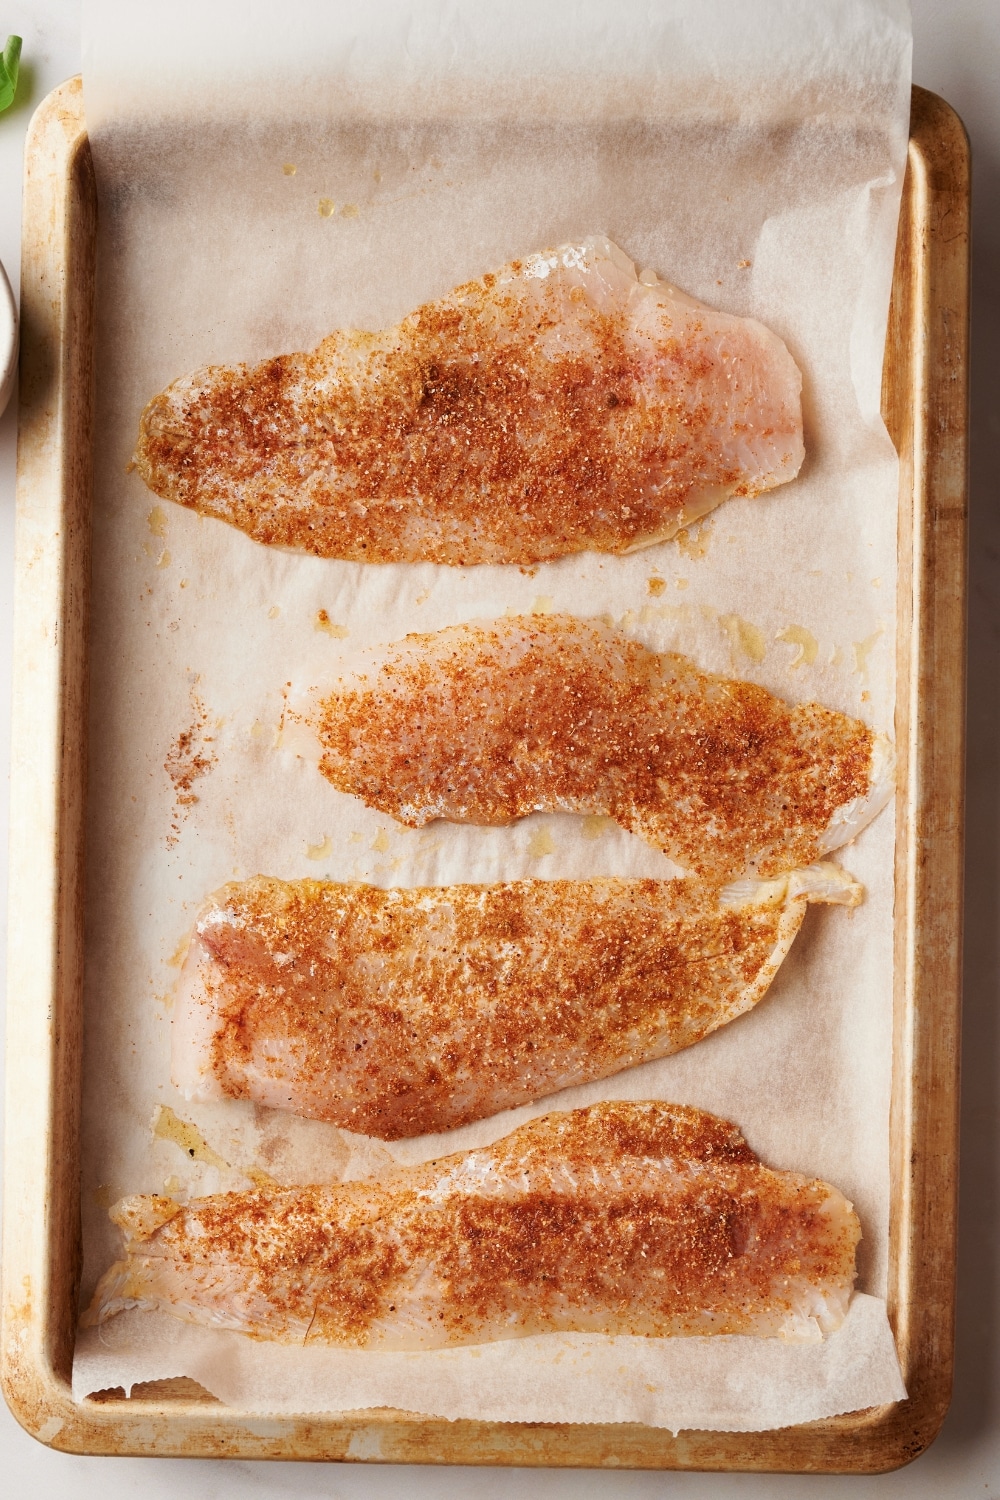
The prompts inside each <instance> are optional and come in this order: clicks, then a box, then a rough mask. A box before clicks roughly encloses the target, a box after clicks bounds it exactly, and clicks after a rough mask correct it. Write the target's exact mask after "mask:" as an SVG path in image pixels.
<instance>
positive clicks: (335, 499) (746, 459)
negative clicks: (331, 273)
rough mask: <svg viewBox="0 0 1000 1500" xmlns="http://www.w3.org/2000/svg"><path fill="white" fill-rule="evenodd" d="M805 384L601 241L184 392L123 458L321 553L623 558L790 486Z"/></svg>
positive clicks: (156, 403)
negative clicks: (729, 502)
mask: <svg viewBox="0 0 1000 1500" xmlns="http://www.w3.org/2000/svg"><path fill="white" fill-rule="evenodd" d="M801 385H802V380H801V376H800V374H799V371H798V369H797V368H796V366H795V363H794V362H793V360H792V358H791V355H790V354H789V353H788V350H787V349H786V348H785V346H784V344H783V343H782V342H781V340H780V339H779V338H777V337H776V335H775V334H773V333H770V332H769V331H768V330H767V329H766V328H764V327H762V326H761V324H759V323H755V322H753V321H751V320H750V319H748V318H737V317H732V316H729V315H727V314H724V313H719V312H715V311H713V310H712V309H711V308H708V307H705V306H703V305H702V304H701V303H699V302H696V301H695V300H694V299H693V298H692V297H688V296H686V295H685V294H684V293H683V292H679V291H677V290H676V289H675V288H674V287H672V286H668V285H667V284H666V283H664V282H660V281H658V280H657V279H656V277H655V276H653V275H652V274H650V273H643V276H642V278H641V279H638V278H637V277H636V274H635V270H634V268H633V266H632V262H631V261H630V260H629V259H628V258H627V256H625V255H624V254H623V253H622V251H621V250H619V249H618V248H617V246H615V245H613V244H612V243H611V242H610V240H607V239H605V238H602V237H600V236H594V237H591V238H589V239H587V240H585V241H583V242H582V243H579V244H575V245H561V246H559V248H558V249H555V250H552V251H546V252H544V253H542V254H539V255H530V256H527V257H526V258H525V259H523V260H514V261H511V262H510V264H509V265H507V266H504V267H503V268H502V269H501V270H499V271H497V272H494V273H491V274H489V275H486V276H483V277H482V278H481V279H480V280H478V281H470V282H467V283H466V284H465V285H463V286H460V287H458V288H456V289H455V290H454V291H453V292H451V293H450V294H448V295H447V296H445V297H442V298H441V299H440V300H438V301H436V302H429V303H427V304H426V305H425V306H423V307H421V308H419V309H418V310H417V311H416V312H414V313H411V314H410V316H409V317H407V318H404V320H403V321H402V322H401V323H400V324H398V325H397V326H396V327H395V328H390V329H388V330H387V331H385V332H382V333H358V332H340V333H333V334H331V335H330V337H329V338H327V339H325V340H324V341H323V343H321V344H320V345H319V346H318V348H316V349H315V350H313V351H312V352H311V353H307V354H287V355H281V356H279V357H277V358H274V359H268V360H265V361H264V362H263V363H262V364H258V365H252V366H251V365H215V366H211V367H209V368H207V369H203V370H199V371H197V372H196V373H195V374H193V375H189V376H186V377H184V378H183V379H181V380H178V381H175V383H174V384H173V385H171V386H169V387H168V389H167V390H166V391H164V392H163V393H162V394H161V395H158V396H156V397H154V399H153V400H152V401H151V402H150V403H149V405H148V406H147V407H146V409H145V411H144V412H143V414H142V420H141V424H140V431H139V442H138V447H137V449H136V454H135V463H136V466H137V468H138V470H139V473H140V474H141V475H142V477H143V479H144V480H145V481H146V483H147V485H149V487H150V489H152V490H154V491H155V492H156V494H158V495H162V496H164V497H165V498H166V499H168V500H176V501H178V502H179V503H180V504H182V505H188V506H191V507H192V508H193V509H195V510H198V511H201V512H203V513H204V514H206V515H213V516H219V517H221V519H222V520H224V521H228V522H230V523H231V524H232V525H234V526H237V527H239V528H240V530H241V531H244V532H246V533H247V535H248V536H251V537H253V538H254V539H255V540H256V541H259V542H265V543H268V544H271V545H273V546H279V547H287V548H296V549H302V550H305V551H307V552H313V553H315V554H317V555H318V556H320V557H339V558H348V559H351V560H353V561H359V562H420V561H424V562H436V563H450V564H463V563H521V564H524V563H532V562H538V561H540V560H542V559H544V558H552V557H561V556H563V555H564V554H565V553H570V552H581V551H588V550H589V551H596V552H616V553H621V552H629V551H631V550H632V549H634V548H636V547H643V546H647V545H648V544H650V543H651V542H655V541H660V540H663V539H664V538H665V537H668V536H672V535H673V534H674V533H675V532H676V531H677V530H678V529H679V528H680V527H682V526H684V525H686V524H687V523H688V522H689V521H691V520H693V519H694V518H695V517H697V516H699V515H703V514H704V513H705V512H706V511H708V510H710V509H712V507H713V506H715V505H718V504H719V503H720V501H722V500H725V499H726V498H727V497H728V496H730V495H756V494H759V493H760V492H761V491H763V490H769V489H772V488H774V486H775V485H779V484H784V483H785V482H786V481H788V480H790V479H793V478H794V477H795V475H796V474H797V472H798V469H799V466H800V464H801V462H802V457H803V445H802V415H801V404H800V391H801Z"/></svg>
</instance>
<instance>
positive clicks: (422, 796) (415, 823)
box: [295, 615, 892, 882]
mask: <svg viewBox="0 0 1000 1500" xmlns="http://www.w3.org/2000/svg"><path fill="white" fill-rule="evenodd" d="M299 717H300V721H301V722H304V723H307V724H308V729H309V730H310V731H311V732H314V733H315V735H316V736H317V737H318V740H319V744H320V746H321V755H320V760H319V765H320V769H321V771H322V772H323V774H324V775H325V776H326V777H327V779H328V780H329V781H331V782H332V783H333V785H334V786H335V787H337V788H338V790H340V791H343V792H351V793H353V794H354V795H355V796H357V797H360V798H361V799H362V800H363V801H364V802H366V803H367V804H368V806H369V807H375V808H378V809H379V811H381V812H385V813H389V814H391V815H392V816H393V817H394V818H397V819H398V820H399V821H400V822H401V823H406V824H408V825H409V826H411V827H413V828H419V827H420V826H422V825H423V824H425V823H429V822H431V821H432V820H433V819H435V818H447V819H450V820H451V821H452V822H455V823H480V824H506V823H510V822H511V821H513V820H514V819H515V818H523V817H524V816H526V814H528V813H532V812H555V811H563V812H573V813H591V814H595V813H596V814H603V815H605V816H607V817H611V818H613V819H614V820H615V821H616V822H618V823H620V824H621V826H622V827H623V828H627V829H629V830H631V832H633V833H636V834H638V835H639V836H640V837H641V838H643V839H645V840H646V841H647V842H648V843H650V844H653V845H655V846H656V847H657V848H659V849H662V850H663V852H664V853H665V854H667V855H668V856H669V857H670V858H671V859H672V860H674V861H675V862H676V863H677V864H678V865H680V866H681V867H682V868H683V869H684V870H687V871H690V872H692V873H696V874H699V875H703V876H707V877H710V878H712V879H715V880H718V881H720V882H723V881H726V880H731V879H734V878H735V877H737V876H739V875H742V874H744V873H746V872H748V871H753V872H755V873H757V874H760V875H762V876H766V877H770V876H772V875H778V874H782V873H784V872H786V871H789V870H793V869H797V868H801V867H804V866H806V865H810V864H814V863H815V862H816V860H818V859H821V858H822V856H823V855H824V854H826V853H828V852H829V851H830V850H832V849H836V848H838V847H839V846H840V845H841V844H844V843H846V842H847V840H848V839H851V838H853V837H854V835H855V834H856V833H857V832H858V831H859V829H860V828H861V827H863V826H864V824H865V823H867V822H868V821H869V820H870V819H871V818H872V817H874V815H875V813H876V812H878V810H879V809H880V808H881V807H882V806H883V805H884V803H885V802H886V801H887V800H888V798H889V795H890V793H891V790H892V757H891V750H890V747H889V744H888V742H887V741H886V740H885V739H884V738H883V737H881V736H876V735H875V734H874V733H873V732H872V731H871V730H870V729H869V728H868V727H867V726H866V725H865V724H863V723H861V722H860V721H859V720H857V719H851V718H848V717H847V716H846V715H844V714H840V713H834V712H832V711H831V710H830V709H826V708H822V707H820V706H819V704H816V703H806V704H802V705H800V706H799V707H797V708H790V707H789V706H788V705H787V704H786V703H784V702H782V700H781V699H779V698H775V697H773V696H772V694H770V693H768V692H766V691H765V689H764V688H762V687H758V686H757V685H756V684H754V683H752V682H742V681H738V680H733V679H731V678H726V677H720V676H715V675H713V674H711V673H708V672H702V671H699V669H698V668H697V667H696V666H695V665H694V664H693V663H692V662H690V661H689V660H688V659H687V658H686V657H683V656H679V655H675V654H673V653H668V654H665V655H658V654H657V653H656V652H653V651H650V650H648V649H647V648H646V647H645V646H642V645H640V644H639V643H637V642H636V641H633V640H630V639H629V637H627V636H625V635H623V634H621V633H620V632H619V631H616V630H614V629H613V628H611V627H610V626H608V625H605V624H604V623H603V622H601V621H600V620H578V619H575V618H573V617H572V616H570V615H525V616H515V617H512V618H506V619H502V620H494V621H491V622H489V623H487V624H475V623H474V624H469V625H456V626H452V627H450V628H448V629H446V630H439V631H437V632H436V633H435V634H433V635H410V636H407V637H406V639H405V640H404V641H402V642H400V643H398V644H397V645H395V646H393V647H390V648H388V649H387V650H386V651H385V652H382V653H379V654H374V653H373V654H372V657H371V666H370V667H369V666H368V664H367V662H363V663H362V665H361V666H360V667H359V669H358V672H357V673H356V674H355V675H353V676H350V677H347V678H344V679H342V680H341V681H340V682H339V683H338V685H337V687H336V688H335V690H334V691H333V692H332V693H323V694H321V695H320V697H319V702H318V706H317V705H316V704H315V703H314V704H313V705H312V707H311V708H307V707H306V706H305V704H303V709H302V713H301V714H300V716H299ZM295 734H296V735H297V736H299V737H300V747H301V748H305V747H306V744H307V740H306V733H305V731H304V730H303V729H302V727H301V723H300V726H299V727H298V728H296V730H295Z"/></svg>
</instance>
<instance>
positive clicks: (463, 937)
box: [172, 865, 862, 1140]
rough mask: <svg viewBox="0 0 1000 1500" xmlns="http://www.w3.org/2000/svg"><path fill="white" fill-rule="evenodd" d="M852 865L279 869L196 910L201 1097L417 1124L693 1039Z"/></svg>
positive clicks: (182, 1017)
mask: <svg viewBox="0 0 1000 1500" xmlns="http://www.w3.org/2000/svg"><path fill="white" fill-rule="evenodd" d="M861 897H862V891H861V888H860V887H859V886H858V885H857V884H855V883H854V882H853V881H852V880H851V879H850V877H849V876H847V875H845V874H844V872H843V871H842V870H840V869H838V868H837V867H836V866H835V865H818V866H815V867H814V868H813V869H812V870H806V871H797V872H796V873H795V874H794V875H793V876H792V877H790V878H789V877H780V878H778V879H776V880H773V881H769V882H765V881H759V882H747V888H746V889H745V890H742V891H735V890H733V889H730V890H728V891H723V892H722V893H721V894H720V892H719V891H718V890H717V889H716V888H714V887H710V886H708V887H707V886H705V885H704V884H703V883H702V882H700V881H697V880H676V881H657V880H622V879H593V880H579V881H568V880H552V881H547V880H522V881H512V882H509V883H506V884H496V885H478V886H477V885H459V886H442V887H429V888H415V889H410V890H382V889H380V888H378V887H376V886H368V885H360V884H354V885H339V884H334V883H332V882H320V881H313V880H298V881H282V880H272V879H267V878H265V877H262V876H258V877H257V878H256V879H254V880H250V881H245V882H240V883H238V884H232V885H229V886H226V887H225V888H224V889H223V890H222V891H220V892H219V893H218V895H217V896H216V897H214V898H213V899H212V900H211V901H210V902H209V903H208V905H207V907H206V909H205V911H204V912H203V913H202V916H201V918H200V919H199V921H198V924H197V926H196V929H195V933H194V936H193V939H192V941H191V944H190V946H189V949H188V954H187V958H186V960H185V964H184V968H183V971H182V973H181V976H180V980H179V983H178V986H177V990H176V993H175V1001H174V1006H173V1013H172V1038H173V1078H174V1083H175V1084H176V1085H177V1086H178V1087H179V1088H180V1089H181V1091H182V1092H183V1093H184V1094H185V1096H186V1097H187V1098H189V1099H192V1098H193V1099H198V1100H210V1099H225V1098H246V1099H251V1100H253V1101H254V1103H256V1104H261V1105H264V1106H267V1107H270V1108H273V1109H283V1110H289V1111H291V1112H292V1113H294V1114H298V1115H304V1116H306V1117H309V1118H312V1119H320V1120H327V1121H331V1122H332V1123H334V1124H337V1125H340V1126H342V1127H344V1128H346V1129H348V1130H352V1131H357V1132H361V1133H363V1134H365V1135H369V1136H376V1137H379V1138H380V1139H382V1140H399V1139H401V1138H404V1137H407V1136H415V1135H423V1134H426V1133H430V1132H435V1131H444V1130H449V1129H452V1128H454V1127H456V1126H459V1125H465V1124H468V1123H469V1122H470V1121H472V1120H477V1119H482V1118H485V1117H486V1116H489V1115H494V1114H498V1113H499V1112H500V1111H501V1110H505V1109H511V1108H514V1107H515V1106H517V1105H521V1104H525V1103H528V1102H531V1101H533V1100H536V1099H539V1098H542V1097H544V1096H545V1095H547V1094H552V1093H554V1092H555V1091H556V1090H558V1089H563V1088H568V1087H571V1086H573V1085H575V1084H581V1083H585V1082H588V1081H591V1080H593V1079H597V1078H606V1077H608V1076H609V1075H611V1074H613V1073H617V1072H619V1071H621V1070H622V1069H623V1068H628V1067H632V1066H634V1065H635V1064H638V1063H642V1062H648V1061H650V1060H651V1059H652V1058H656V1057H663V1056H666V1055H667V1054H668V1053H670V1052H676V1051H678V1050H680V1049H681V1048H683V1047H689V1046H691V1045H692V1044H693V1043H695V1042H697V1041H699V1040H700V1039H701V1038H702V1037H704V1036H706V1035H708V1034H709V1032H711V1031H714V1030H716V1029H717V1028H718V1027H719V1026H722V1025H725V1024H726V1023H727V1022H729V1021H731V1020H734V1019H735V1018H736V1017H737V1016H739V1015H742V1014H744V1013H745V1012H746V1011H748V1010H750V1009H751V1008H752V1007H753V1006H754V1005H755V1004H756V1003H757V1002H758V1001H759V1000H760V999H762V998H763V996H764V994H765V993H766V991H767V989H768V987H769V985H770V983H771V981H772V979H773V977H774V975H775V974H776V972H777V970H778V967H779V966H780V964H781V962H782V960H783V959H784V957H785V954H786V953H787V951H788V948H789V947H790V945H791V943H792V941H793V939H794V937H795V935H796V933H797V932H798V929H799V926H800V925H801V922H802V919H803V917H804V915H805V910H806V906H807V904H808V903H809V902H810V901H830V902H837V903H840V904H843V905H848V906H853V905H856V904H857V903H858V902H859V901H860V900H861Z"/></svg>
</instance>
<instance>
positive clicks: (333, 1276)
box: [84, 1102, 860, 1349]
mask: <svg viewBox="0 0 1000 1500" xmlns="http://www.w3.org/2000/svg"><path fill="white" fill-rule="evenodd" d="M112 1218H113V1219H114V1220H115V1221H116V1222H117V1223H118V1224H119V1225H120V1226H121V1228H122V1229H123V1230H124V1231H125V1239H126V1244H125V1251H126V1259H125V1260H123V1261H120V1262H118V1263H117V1264H116V1265H114V1266H112V1268H111V1269H110V1270H109V1271H108V1272H107V1273H106V1274H105V1276H104V1277H103V1279H102V1281H101V1282H100V1284H99V1286H98V1288H97V1291H96V1293H95V1295H94V1300H93V1302H92V1304H91V1307H90V1310H89V1312H88V1314H87V1315H86V1317H85V1319H84V1321H85V1322H86V1323H90V1324H94V1323H99V1322H101V1321H103V1320H104V1319H106V1318H109V1317H111V1316H112V1315H113V1314H115V1313H117V1312H122V1311H124V1310H125V1309H127V1308H147V1309H159V1310H161V1311H164V1312H167V1313H172V1314H175V1315H176V1316H177V1317H180V1318H187V1319H190V1320H191V1321H193V1322H197V1323H204V1324H208V1325H210V1326H211V1327H215V1328H231V1329H236V1330H239V1331H240V1332H244V1333H249V1334H253V1335H256V1336H257V1337H262V1338H270V1339H279V1340H282V1341H285V1342H289V1343H297V1344H335V1345H336V1344H339V1345H346V1346H348V1347H351V1346H353V1347H355V1348H378V1349H432V1348H439V1347H441V1346H443V1345H448V1344H477V1343H484V1342H486V1341H488V1340H493V1339H511V1338H519V1337H522V1336H524V1335H526V1334H541V1333H558V1332H565V1331H582V1332H595V1333H611V1334H638V1335H654V1336H659V1335H666V1334H696V1335H697V1334H716V1333H721V1334H725V1333H741V1334H756V1335H763V1336H765V1337H766V1336H770V1337H775V1336H776V1337H782V1338H790V1339H809V1340H816V1339H819V1338H821V1337H822V1335H823V1334H824V1333H828V1332H831V1331H833V1330H834V1329H836V1328H837V1327H838V1326H839V1325H840V1323H841V1322H842V1321H843V1318H844V1314H845V1312H846V1310H847V1305H848V1301H849V1299H850V1294H851V1289H852V1287H853V1284H854V1276H855V1249H856V1246H857V1243H858V1240H859V1239H860V1227H859V1224H858V1219H857V1216H856V1214H855V1213H854V1211H853V1209H852V1207H851V1205H850V1204H849V1203H848V1202H847V1200H846V1199H845V1198H844V1197H843V1195H842V1194H841V1193H839V1192H838V1191H837V1189H836V1188H834V1187H830V1186H829V1185H828V1184H827V1183H825V1182H820V1181H816V1180H815V1179H810V1178H808V1177H803V1176H801V1175H800V1174H799V1173H797V1172H778V1171H771V1170H769V1169H768V1168H767V1167H765V1166H762V1165H761V1163H760V1162H759V1161H758V1159H757V1158H756V1156H755V1155H754V1153H753V1152H752V1151H751V1150H750V1148H749V1146H748V1145H747V1144H746V1142H745V1141H744V1140H743V1138H742V1136H741V1135H740V1132H739V1131H738V1130H737V1129H736V1127H735V1126H733V1125H730V1124H728V1123H727V1122H726V1121H724V1120H719V1119H717V1118H715V1117H714V1116H713V1115H709V1114H705V1113H703V1112H702V1111H701V1110H698V1109H691V1108H685V1107H683V1106H680V1105H673V1104H661V1103H658V1102H643V1103H602V1104H595V1105H592V1106H591V1107H590V1108H589V1109H579V1110H573V1111H570V1112H567V1113H559V1114H549V1115H544V1116H542V1118H541V1119H537V1120H534V1121H532V1122H531V1123H530V1124H528V1125H523V1126H522V1127H521V1128H520V1129H519V1130H515V1131H514V1132H513V1133H512V1134H511V1135H508V1136H506V1137H505V1138H504V1139H502V1140H500V1141H497V1142H496V1143H495V1144H494V1145H492V1146H486V1147H483V1148H481V1149H479V1150H475V1151H468V1152H465V1153H463V1154H458V1155H454V1156H446V1157H442V1158H440V1159H439V1160H437V1161H431V1162H428V1163H426V1164H425V1165H423V1166H419V1167H412V1168H408V1169H399V1170H398V1171H396V1172H394V1173H393V1174H392V1175H390V1176H388V1177H385V1178H382V1179H380V1180H378V1181H373V1182H352V1183H345V1184H342V1185H339V1186H335V1187H303V1188H292V1189H280V1188H279V1189H266V1190H258V1191H256V1192H246V1193H221V1194H218V1195H216V1196H214V1197H209V1198H200V1199H195V1200H193V1201H192V1202H190V1203H188V1204H187V1205H186V1206H184V1207H182V1206H181V1205H180V1204H179V1203H176V1202H174V1201H173V1200H172V1199H170V1198H162V1197H144V1196H136V1197H132V1198H126V1199H124V1200H123V1201H122V1202H120V1203H119V1204H117V1205H116V1207H115V1208H114V1209H112Z"/></svg>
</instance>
